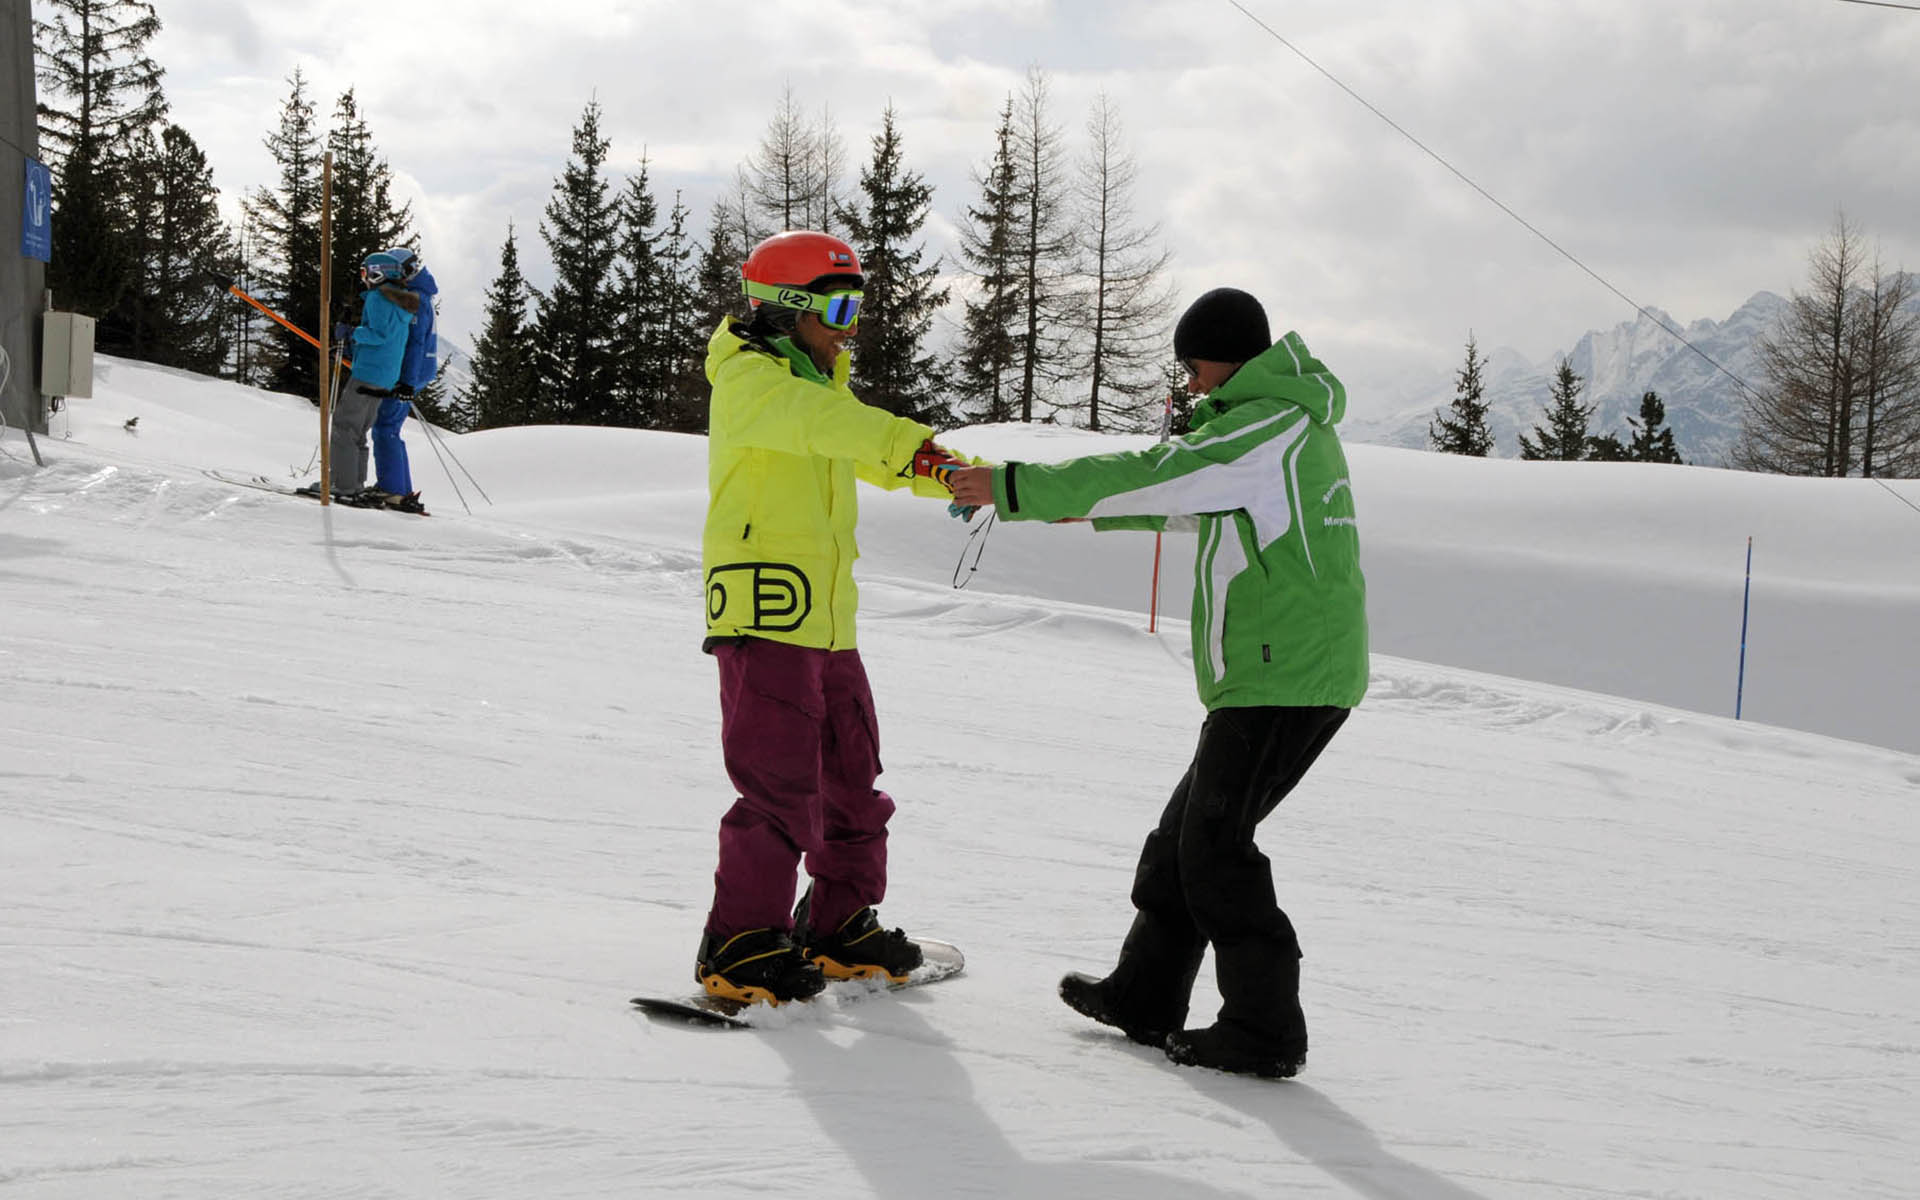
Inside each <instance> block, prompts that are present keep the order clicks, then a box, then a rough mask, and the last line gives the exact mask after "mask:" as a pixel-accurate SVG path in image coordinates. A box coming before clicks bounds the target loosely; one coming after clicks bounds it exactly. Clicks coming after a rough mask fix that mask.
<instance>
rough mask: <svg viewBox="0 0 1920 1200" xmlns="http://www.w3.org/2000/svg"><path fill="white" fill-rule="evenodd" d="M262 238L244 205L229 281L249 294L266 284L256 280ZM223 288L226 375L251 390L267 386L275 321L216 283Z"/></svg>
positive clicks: (269, 376)
mask: <svg viewBox="0 0 1920 1200" xmlns="http://www.w3.org/2000/svg"><path fill="white" fill-rule="evenodd" d="M259 241H260V236H259V233H258V231H257V228H256V226H255V224H254V216H253V213H252V212H251V211H250V209H249V207H248V206H247V205H246V204H245V203H244V202H243V203H242V206H241V212H240V233H239V241H238V244H237V249H236V258H235V260H234V269H233V270H232V271H231V272H229V273H228V276H227V278H228V279H229V280H231V282H233V283H236V284H238V285H239V286H240V289H241V290H242V291H244V292H246V293H247V294H248V295H260V294H262V285H261V284H260V283H259V282H258V280H257V279H256V275H257V274H258V266H257V263H258V258H259ZM216 286H217V288H218V289H219V304H220V310H221V312H222V313H223V315H224V319H225V323H226V326H225V327H226V338H227V343H228V345H229V346H231V347H232V349H231V350H230V352H229V357H228V361H227V370H226V374H227V375H228V377H229V378H231V379H233V380H234V381H235V382H236V383H244V384H246V385H247V386H248V387H267V386H269V385H270V383H271V378H272V366H271V363H272V359H273V355H272V347H271V346H270V345H269V343H268V342H267V340H266V339H267V326H269V325H271V324H272V322H271V321H268V320H267V318H266V317H265V316H264V315H262V314H261V312H260V310H259V309H257V308H255V307H254V306H253V305H251V304H245V303H242V302H241V301H239V300H236V299H234V298H233V297H231V296H230V295H228V294H227V293H226V291H225V288H226V282H225V281H216Z"/></svg>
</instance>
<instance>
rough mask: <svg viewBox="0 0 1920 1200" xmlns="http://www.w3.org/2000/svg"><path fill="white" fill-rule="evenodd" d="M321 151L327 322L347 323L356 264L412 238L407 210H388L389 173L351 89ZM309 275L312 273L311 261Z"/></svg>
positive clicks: (356, 277) (408, 207) (357, 288)
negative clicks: (328, 198)
mask: <svg viewBox="0 0 1920 1200" xmlns="http://www.w3.org/2000/svg"><path fill="white" fill-rule="evenodd" d="M327 149H328V150H330V151H332V152H333V221H332V229H331V233H332V236H333V251H332V255H331V260H330V261H331V262H332V265H333V282H332V287H333V305H334V308H333V314H331V315H330V316H329V317H328V320H329V321H338V320H353V319H354V316H355V309H354V303H355V299H356V297H358V296H359V295H360V264H361V263H362V262H364V261H365V260H366V257H367V255H369V254H372V253H373V252H374V251H376V250H386V249H390V248H391V247H394V246H400V245H405V244H406V243H407V242H408V241H409V240H410V239H411V238H412V236H413V234H412V226H413V213H412V206H411V205H407V204H401V205H399V206H397V207H396V206H395V205H394V203H393V170H392V168H390V167H389V166H388V165H387V160H386V159H384V158H382V157H380V153H379V151H378V150H377V149H376V148H375V147H374V144H373V134H372V132H371V131H370V130H369V129H368V128H367V122H366V119H365V118H364V117H362V116H361V115H360V106H359V104H358V102H357V101H356V100H355V99H354V93H353V89H352V88H348V89H347V90H346V91H345V92H342V93H341V95H340V99H339V100H338V101H337V102H336V103H335V105H334V109H333V123H332V128H331V129H330V130H329V131H328V133H327ZM309 269H310V270H317V269H318V260H317V259H316V260H315V263H314V265H313V267H311V268H309Z"/></svg>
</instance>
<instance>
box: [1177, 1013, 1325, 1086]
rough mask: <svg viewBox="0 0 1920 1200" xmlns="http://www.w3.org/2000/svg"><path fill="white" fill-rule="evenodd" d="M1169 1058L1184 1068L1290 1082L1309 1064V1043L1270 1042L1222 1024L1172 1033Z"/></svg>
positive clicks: (1304, 1040)
mask: <svg viewBox="0 0 1920 1200" xmlns="http://www.w3.org/2000/svg"><path fill="white" fill-rule="evenodd" d="M1167 1057H1168V1058H1170V1059H1172V1060H1173V1061H1174V1062H1176V1063H1178V1064H1179V1065H1181V1066H1183V1067H1211V1068H1212V1069H1214V1070H1216V1071H1228V1072H1231V1073H1232V1074H1235V1075H1259V1076H1262V1077H1264V1078H1267V1079H1291V1078H1293V1076H1295V1075H1297V1074H1299V1072H1300V1068H1301V1067H1304V1066H1306V1065H1307V1043H1306V1039H1305V1038H1301V1039H1300V1040H1299V1041H1298V1042H1295V1043H1291V1044H1283V1043H1280V1042H1273V1041H1269V1040H1267V1039H1265V1038H1262V1037H1258V1036H1256V1035H1253V1034H1249V1033H1246V1032H1244V1031H1242V1030H1241V1029H1240V1028H1239V1027H1238V1026H1234V1025H1229V1024H1227V1023H1226V1022H1224V1021H1222V1022H1218V1023H1216V1024H1213V1025H1209V1026H1207V1027H1206V1028H1205V1029H1183V1030H1181V1031H1180V1032H1179V1033H1174V1034H1169V1035H1168V1036H1167Z"/></svg>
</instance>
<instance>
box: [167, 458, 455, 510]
mask: <svg viewBox="0 0 1920 1200" xmlns="http://www.w3.org/2000/svg"><path fill="white" fill-rule="evenodd" d="M201 473H202V474H204V475H205V476H206V477H207V478H208V479H212V480H215V481H217V482H220V483H232V484H237V485H239V486H240V487H250V488H258V489H260V490H261V491H263V492H278V493H279V494H280V495H282V496H303V497H305V498H306V499H308V500H315V501H317V500H319V499H320V497H319V496H316V495H315V494H314V493H312V492H303V491H301V490H300V489H299V488H296V487H294V486H293V485H292V484H290V483H281V482H280V481H278V480H275V479H269V478H267V477H266V476H265V475H247V474H244V473H242V472H239V471H219V470H214V469H213V468H210V467H209V468H206V469H204V470H203V471H202V472H201ZM333 502H334V503H335V504H338V505H341V506H343V507H345V508H377V509H380V510H382V511H391V512H402V513H404V512H410V513H411V514H412V515H413V516H416V517H426V516H431V515H433V514H431V513H429V512H428V511H427V510H426V509H424V508H422V509H417V510H412V509H405V508H394V507H393V506H392V505H391V504H356V503H354V502H353V501H351V500H342V499H339V498H338V497H336V498H335V499H334V501H333Z"/></svg>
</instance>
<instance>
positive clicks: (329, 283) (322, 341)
mask: <svg viewBox="0 0 1920 1200" xmlns="http://www.w3.org/2000/svg"><path fill="white" fill-rule="evenodd" d="M332 338H333V151H331V150H329V151H327V153H326V157H325V158H323V159H322V160H321V165H320V336H319V337H318V338H317V339H316V344H317V345H318V346H319V347H320V503H321V504H323V505H325V504H331V503H333V453H332V445H331V443H332V441H333V439H332V437H331V436H330V434H331V432H332V429H333V355H332V354H331V353H330V352H329V347H328V344H327V343H328V342H330V341H331V340H332Z"/></svg>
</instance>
